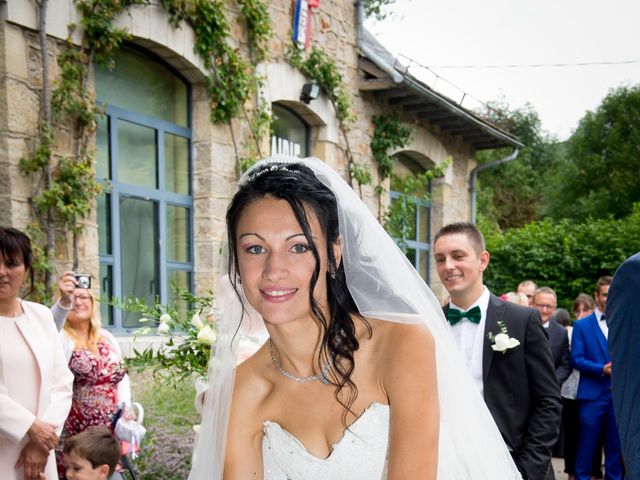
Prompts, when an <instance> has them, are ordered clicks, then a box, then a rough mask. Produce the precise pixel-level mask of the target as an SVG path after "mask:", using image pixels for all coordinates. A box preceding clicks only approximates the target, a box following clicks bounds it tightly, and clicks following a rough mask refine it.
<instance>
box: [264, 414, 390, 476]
mask: <svg viewBox="0 0 640 480" xmlns="http://www.w3.org/2000/svg"><path fill="white" fill-rule="evenodd" d="M263 431H264V438H263V440H262V455H263V458H264V480H342V479H346V478H348V479H349V480H385V479H386V478H387V449H388V446H389V406H388V405H384V404H382V403H377V402H376V403H372V404H371V405H370V406H369V408H367V409H366V410H365V411H364V412H363V413H362V415H360V416H359V417H358V418H357V419H356V420H355V421H354V422H353V423H351V425H349V427H347V429H345V431H344V434H343V436H342V438H341V439H340V440H339V441H338V442H336V443H334V444H333V445H332V449H331V453H330V454H329V456H328V457H327V458H318V457H316V456H315V455H312V454H311V453H309V451H308V450H307V449H306V448H305V446H304V445H303V444H302V443H301V442H300V441H299V440H298V439H297V438H296V437H295V436H293V435H292V434H291V433H289V432H287V431H286V430H285V429H283V428H282V427H281V426H280V425H278V424H277V423H275V422H271V421H269V420H266V421H265V422H264V429H263Z"/></svg>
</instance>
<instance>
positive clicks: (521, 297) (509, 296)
mask: <svg viewBox="0 0 640 480" xmlns="http://www.w3.org/2000/svg"><path fill="white" fill-rule="evenodd" d="M502 299H503V300H506V301H507V302H511V303H515V304H516V305H522V306H523V307H528V306H529V299H528V298H527V296H526V295H525V294H524V293H519V292H507V293H505V294H504V295H503V296H502Z"/></svg>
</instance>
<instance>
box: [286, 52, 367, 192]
mask: <svg viewBox="0 0 640 480" xmlns="http://www.w3.org/2000/svg"><path fill="white" fill-rule="evenodd" d="M287 60H288V61H289V63H290V64H291V65H292V66H293V67H295V68H297V69H298V70H300V71H301V72H302V73H303V74H304V75H305V76H307V77H308V78H310V79H312V80H314V81H315V82H316V83H317V84H318V85H319V86H320V88H322V90H324V92H325V94H326V95H327V97H328V98H329V100H330V101H331V104H332V105H333V108H334V109H335V111H336V117H337V118H338V123H339V125H340V131H341V132H342V136H343V138H344V141H345V144H346V152H347V161H348V167H349V168H348V171H349V183H350V184H351V186H352V187H353V186H354V185H353V183H354V181H355V182H356V183H357V184H358V188H359V190H360V196H362V185H368V184H370V183H371V180H372V177H371V173H370V172H369V171H368V169H367V168H366V167H365V166H363V165H360V164H358V163H356V162H355V160H354V158H353V152H352V151H351V147H350V145H349V137H348V135H347V132H348V131H349V129H350V127H351V124H353V122H354V121H355V116H354V114H353V113H352V112H351V102H350V101H349V95H348V94H347V91H346V89H345V88H344V82H343V80H342V75H341V74H340V72H339V71H338V68H337V67H336V64H335V63H334V61H333V59H331V58H329V57H328V56H327V55H326V54H325V53H324V52H323V51H322V50H321V49H320V48H318V47H315V46H314V47H312V48H311V51H310V52H309V54H308V55H306V58H305V57H304V56H303V52H302V50H300V49H299V48H296V47H295V46H292V47H290V48H289V50H288V51H287Z"/></svg>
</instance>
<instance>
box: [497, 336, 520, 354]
mask: <svg viewBox="0 0 640 480" xmlns="http://www.w3.org/2000/svg"><path fill="white" fill-rule="evenodd" d="M493 340H494V344H493V345H491V348H493V349H494V350H495V351H496V352H505V351H506V350H507V349H509V348H513V347H517V346H518V345H520V342H519V341H518V340H516V339H515V338H509V335H507V334H506V333H499V334H497V335H496V336H495V337H493Z"/></svg>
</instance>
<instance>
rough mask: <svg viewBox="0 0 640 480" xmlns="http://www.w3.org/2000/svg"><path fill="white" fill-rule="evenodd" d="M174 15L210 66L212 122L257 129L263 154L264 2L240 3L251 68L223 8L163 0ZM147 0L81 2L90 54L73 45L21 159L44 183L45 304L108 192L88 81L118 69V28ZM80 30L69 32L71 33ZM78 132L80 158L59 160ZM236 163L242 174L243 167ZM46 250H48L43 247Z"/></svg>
mask: <svg viewBox="0 0 640 480" xmlns="http://www.w3.org/2000/svg"><path fill="white" fill-rule="evenodd" d="M160 3H161V5H162V6H163V7H164V8H165V9H166V11H167V13H168V14H169V17H170V21H171V24H172V25H173V26H174V27H179V23H180V22H181V21H185V22H187V23H188V24H189V25H190V26H191V27H192V28H193V30H194V32H195V34H196V42H195V46H194V49H195V52H196V53H198V54H199V55H200V56H201V57H202V58H203V60H204V64H205V67H206V68H207V69H208V70H209V75H208V76H207V79H206V89H207V93H208V95H209V101H210V105H211V120H212V121H213V122H214V123H227V124H229V127H230V128H231V119H232V118H234V117H237V116H240V114H241V113H242V114H244V117H245V118H246V119H247V120H248V122H249V124H250V131H251V136H252V138H253V140H254V142H255V145H256V147H255V149H253V150H252V149H249V150H251V151H254V150H255V151H256V152H257V153H260V152H259V150H260V144H259V141H260V139H259V136H260V134H261V132H262V131H263V130H264V125H265V123H267V124H268V119H266V118H265V113H264V112H265V110H264V108H256V109H254V111H255V112H257V113H254V115H250V114H249V112H248V111H247V110H246V109H245V103H246V102H247V100H248V99H249V98H250V96H251V95H252V94H254V93H255V92H256V91H257V88H258V87H259V86H260V81H261V80H260V78H259V77H258V76H257V75H256V74H255V67H254V65H255V64H256V63H258V62H259V61H262V60H263V59H264V58H265V56H266V53H267V42H268V40H269V38H270V36H271V28H270V19H269V15H268V10H267V5H266V4H265V3H263V2H262V1H261V0H238V4H239V5H240V12H241V14H242V16H243V18H244V20H245V23H246V29H247V37H248V39H247V40H248V44H249V50H250V52H249V56H250V57H251V61H247V60H245V59H244V58H243V57H242V56H241V55H240V53H239V50H238V49H237V48H234V47H232V46H231V44H230V43H229V36H230V28H229V24H228V21H227V19H226V16H225V12H224V8H225V7H224V5H223V3H222V2H219V1H208V0H206V1H205V0H198V1H193V2H189V1H184V0H160ZM147 4H148V1H147V0H75V5H76V7H77V9H78V11H79V13H80V19H81V20H80V24H81V26H82V28H83V31H84V38H83V44H84V48H78V47H76V46H74V45H73V44H72V43H71V41H70V40H68V41H67V45H66V47H65V48H64V50H63V52H62V53H61V54H60V55H59V56H58V58H57V60H58V65H59V68H60V75H59V76H58V78H57V80H56V83H55V86H54V90H53V92H52V93H51V94H50V92H49V85H48V83H47V82H46V81H45V82H44V86H43V89H42V92H41V125H40V133H39V138H38V139H37V142H36V145H35V146H34V148H33V153H32V154H31V155H30V156H28V157H25V158H23V159H21V162H20V166H21V169H22V171H23V173H24V174H25V175H28V176H37V177H39V178H40V180H37V181H36V182H35V185H36V189H37V191H36V192H34V194H33V195H32V197H31V201H32V206H33V208H34V211H35V213H36V216H37V217H38V225H33V226H31V227H30V231H31V234H32V238H33V239H34V243H35V242H37V243H38V248H37V249H36V251H37V253H38V254H39V256H38V258H37V259H36V260H37V262H38V264H39V267H40V270H39V271H41V272H44V277H43V278H42V279H39V280H40V284H39V285H36V290H37V291H38V292H39V293H40V294H39V295H38V296H39V298H44V297H46V292H51V290H52V288H53V284H54V278H53V277H52V275H51V271H52V268H51V260H52V259H53V258H54V256H55V251H56V237H57V236H58V235H59V234H61V232H62V234H63V235H64V234H65V233H66V232H67V231H70V232H71V234H72V237H73V242H72V243H73V257H74V260H73V268H74V269H76V268H77V266H78V261H79V260H78V235H79V233H80V231H81V223H80V220H81V219H83V218H85V217H86V216H87V215H88V214H89V213H90V212H91V209H92V205H93V203H94V201H95V197H96V195H97V194H98V193H100V185H99V184H98V183H97V182H96V179H95V165H94V163H95V162H94V154H95V151H94V149H93V147H92V146H91V141H92V140H93V136H94V133H95V130H96V126H97V115H99V114H101V111H100V109H99V107H97V106H96V104H95V98H94V96H93V94H92V92H91V90H90V88H89V84H88V80H89V77H90V74H91V68H92V66H93V64H98V65H103V66H107V67H109V68H112V67H113V62H114V53H115V52H116V51H117V49H118V48H119V47H120V46H121V45H122V43H123V42H124V41H126V40H129V39H130V38H131V36H130V34H129V32H127V31H126V30H125V29H122V28H116V27H115V26H114V21H115V19H116V18H117V17H118V16H119V15H121V14H123V13H124V12H126V11H127V9H129V8H131V7H133V6H136V5H147ZM38 6H39V12H38V13H39V17H40V24H39V30H40V32H39V34H40V50H41V52H42V60H43V61H42V65H43V67H42V78H43V79H47V78H49V67H48V62H47V59H48V55H47V52H48V45H47V38H46V22H45V19H46V16H47V14H46V12H47V7H48V0H41V2H39V4H38ZM75 28H76V25H69V30H70V33H71V32H73V31H74V30H75ZM69 129H70V130H71V135H72V139H73V144H74V146H75V147H74V148H75V152H73V154H72V155H66V156H54V153H53V149H52V144H53V142H54V139H55V138H56V137H57V136H59V135H64V134H65V130H69ZM232 134H233V132H232ZM236 158H237V163H238V165H239V167H238V168H239V169H240V167H241V165H240V164H241V159H240V157H239V155H238V154H237V148H236ZM41 244H44V247H40V246H39V245H41Z"/></svg>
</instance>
